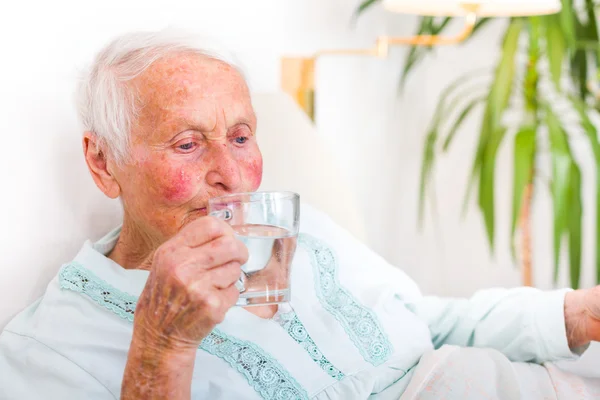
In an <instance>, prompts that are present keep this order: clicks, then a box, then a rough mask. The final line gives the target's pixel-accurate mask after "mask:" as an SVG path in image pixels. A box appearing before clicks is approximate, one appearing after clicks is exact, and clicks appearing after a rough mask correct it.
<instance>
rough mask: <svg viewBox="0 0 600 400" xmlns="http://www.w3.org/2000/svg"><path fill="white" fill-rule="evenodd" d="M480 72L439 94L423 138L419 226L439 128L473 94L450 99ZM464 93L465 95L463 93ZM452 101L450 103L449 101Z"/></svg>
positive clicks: (459, 94) (467, 75)
mask: <svg viewBox="0 0 600 400" xmlns="http://www.w3.org/2000/svg"><path fill="white" fill-rule="evenodd" d="M481 72H482V70H476V71H469V72H468V73H465V74H463V75H461V76H460V77H458V78H457V79H456V80H455V81H454V82H452V83H451V84H450V85H448V86H447V87H446V88H445V89H444V91H443V92H442V93H441V95H440V98H439V101H438V104H437V106H436V109H435V111H434V114H433V118H432V121H431V123H430V126H429V128H428V131H427V135H426V137H425V144H424V147H423V160H422V162H421V175H420V183H419V207H418V215H419V217H418V220H419V226H420V227H421V226H422V224H423V219H424V215H425V195H426V193H427V187H428V182H429V181H430V179H431V174H432V172H433V167H434V163H435V146H436V144H437V141H438V138H439V132H440V126H441V124H442V122H443V121H444V118H445V116H446V115H448V114H449V113H451V112H452V110H453V109H454V108H455V107H456V106H457V104H459V103H458V101H457V99H460V98H461V97H463V96H465V95H468V94H470V93H472V92H473V89H472V88H470V87H469V88H467V90H464V91H461V92H459V93H458V94H456V95H455V96H454V97H452V96H453V95H454V94H455V93H456V92H457V91H458V89H460V88H462V87H463V86H465V85H466V84H468V83H469V82H470V81H471V80H473V79H475V78H477V77H479V76H481ZM463 92H465V93H463ZM451 99H452V100H454V101H450V100H451Z"/></svg>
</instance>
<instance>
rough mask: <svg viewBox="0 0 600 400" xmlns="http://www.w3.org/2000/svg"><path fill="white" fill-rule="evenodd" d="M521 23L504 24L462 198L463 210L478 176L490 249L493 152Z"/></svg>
mask: <svg viewBox="0 0 600 400" xmlns="http://www.w3.org/2000/svg"><path fill="white" fill-rule="evenodd" d="M523 25H524V22H523V20H521V19H513V20H512V21H511V23H510V25H509V26H508V29H507V31H506V34H505V36H504V41H503V45H502V57H501V59H500V62H499V63H498V66H497V67H496V71H495V73H494V81H493V82H492V86H491V88H490V92H489V95H488V98H487V103H486V109H485V114H484V116H483V121H482V127H481V130H480V134H479V142H478V145H477V150H476V153H475V159H474V161H473V166H472V168H471V178H470V183H469V186H468V188H467V195H466V197H465V203H464V204H465V209H466V204H468V201H469V197H470V193H471V190H472V188H473V185H474V183H475V181H476V179H477V178H479V208H480V209H481V211H482V213H483V217H484V221H485V227H486V232H487V237H488V241H489V243H490V248H491V250H492V252H493V250H494V214H495V210H494V170H495V163H496V152H497V150H498V147H499V146H500V143H501V141H502V138H503V137H504V134H505V132H506V129H505V128H503V127H502V126H501V119H502V115H503V114H504V112H505V111H506V108H507V107H508V103H509V100H510V95H511V92H512V82H513V79H514V76H515V56H516V53H517V48H518V43H519V36H520V34H521V31H522V29H523Z"/></svg>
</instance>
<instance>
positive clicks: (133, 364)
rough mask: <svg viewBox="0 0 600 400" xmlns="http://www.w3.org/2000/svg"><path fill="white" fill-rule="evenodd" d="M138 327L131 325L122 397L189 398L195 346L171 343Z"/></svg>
mask: <svg viewBox="0 0 600 400" xmlns="http://www.w3.org/2000/svg"><path fill="white" fill-rule="evenodd" d="M139 331H140V330H139V329H138V332H136V329H135V328H134V335H133V338H132V341H131V345H130V348H129V353H128V355H127V365H126V367H125V373H124V375H123V385H122V388H121V398H123V399H125V400H127V399H138V398H144V399H154V398H156V399H163V398H168V399H177V400H179V399H189V398H190V393H191V392H190V390H191V383H192V374H193V371H194V361H195V359H196V351H197V348H191V347H188V346H174V345H173V344H172V343H170V342H168V341H166V340H164V339H162V338H155V337H153V336H151V335H143V334H140V332H139Z"/></svg>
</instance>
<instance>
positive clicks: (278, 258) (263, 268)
mask: <svg viewBox="0 0 600 400" xmlns="http://www.w3.org/2000/svg"><path fill="white" fill-rule="evenodd" d="M208 212H209V214H210V215H213V216H216V217H218V218H221V219H223V220H225V221H227V222H228V223H229V225H231V227H232V228H233V230H234V231H235V234H236V236H237V237H238V239H240V240H241V241H242V242H244V244H245V245H246V247H248V253H249V258H248V262H246V264H244V265H242V276H241V277H240V280H239V281H238V282H237V284H236V286H237V287H238V289H239V291H240V298H239V300H238V302H237V303H236V305H237V306H243V307H246V306H261V305H268V304H278V303H284V302H288V301H289V300H290V290H291V288H290V273H291V267H292V259H293V257H294V252H295V251H296V242H297V239H298V226H299V220H300V196H299V195H298V194H297V193H292V192H253V193H240V194H232V195H228V196H223V197H217V198H213V199H210V200H209V202H208Z"/></svg>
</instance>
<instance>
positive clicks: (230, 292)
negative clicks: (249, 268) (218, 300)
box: [221, 285, 240, 308]
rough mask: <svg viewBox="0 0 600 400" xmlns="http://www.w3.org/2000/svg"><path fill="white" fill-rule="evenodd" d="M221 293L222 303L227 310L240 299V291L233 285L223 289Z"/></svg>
mask: <svg viewBox="0 0 600 400" xmlns="http://www.w3.org/2000/svg"><path fill="white" fill-rule="evenodd" d="M221 293H222V294H223V303H224V304H225V305H226V306H228V307H229V308H231V307H233V306H234V305H235V303H237V301H238V299H239V298H240V291H239V290H238V289H237V288H236V287H235V285H231V286H229V287H226V288H224V289H223V290H221Z"/></svg>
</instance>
